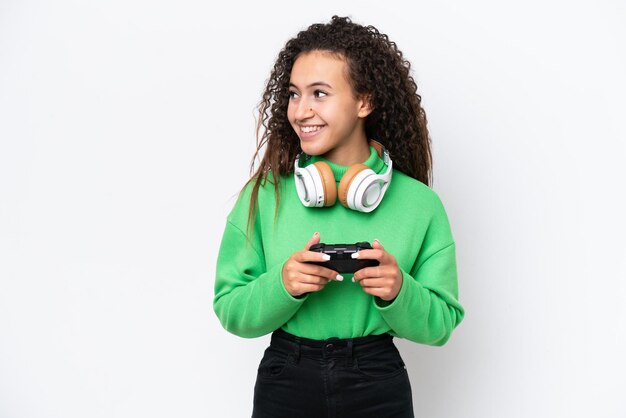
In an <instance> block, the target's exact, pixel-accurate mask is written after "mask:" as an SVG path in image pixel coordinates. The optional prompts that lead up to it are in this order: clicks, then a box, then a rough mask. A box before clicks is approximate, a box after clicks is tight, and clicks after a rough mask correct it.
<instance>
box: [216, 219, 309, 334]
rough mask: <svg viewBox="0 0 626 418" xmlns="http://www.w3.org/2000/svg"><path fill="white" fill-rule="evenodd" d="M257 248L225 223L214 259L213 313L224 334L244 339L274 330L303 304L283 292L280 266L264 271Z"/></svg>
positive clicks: (233, 226)
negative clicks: (216, 255)
mask: <svg viewBox="0 0 626 418" xmlns="http://www.w3.org/2000/svg"><path fill="white" fill-rule="evenodd" d="M257 246H258V244H257V245H255V243H254V242H252V243H249V242H246V236H245V234H244V232H243V231H242V230H241V229H240V228H239V227H237V226H236V225H235V224H233V223H232V222H231V221H230V220H227V222H226V227H225V230H224V235H223V237H222V242H221V245H220V250H219V254H218V258H217V265H216V275H215V298H214V300H213V309H214V310H215V313H216V315H217V317H218V318H219V320H220V322H221V323H222V326H223V327H224V328H225V329H226V330H227V331H228V332H231V333H233V334H235V335H238V336H240V337H246V338H253V337H259V336H262V335H265V334H268V333H270V332H272V331H274V330H275V329H278V328H279V327H280V326H281V325H283V324H284V323H285V322H287V320H289V318H291V317H292V316H293V314H294V313H296V311H297V310H298V308H300V306H301V305H302V303H303V302H304V300H306V297H303V298H294V297H293V296H291V295H290V294H289V293H288V292H287V290H286V289H285V286H284V284H283V280H282V267H283V264H284V263H279V264H276V265H274V266H271V267H270V268H269V269H266V266H265V258H264V257H263V254H262V253H261V252H260V251H259V250H258V248H257ZM285 261H286V260H285Z"/></svg>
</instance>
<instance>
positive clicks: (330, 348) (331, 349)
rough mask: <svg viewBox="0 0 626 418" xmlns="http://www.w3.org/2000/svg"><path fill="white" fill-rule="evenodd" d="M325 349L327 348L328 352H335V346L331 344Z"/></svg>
mask: <svg viewBox="0 0 626 418" xmlns="http://www.w3.org/2000/svg"><path fill="white" fill-rule="evenodd" d="M324 348H326V350H327V351H333V348H335V346H334V345H332V344H330V343H329V344H326V347H324Z"/></svg>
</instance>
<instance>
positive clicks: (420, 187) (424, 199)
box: [391, 169, 443, 210]
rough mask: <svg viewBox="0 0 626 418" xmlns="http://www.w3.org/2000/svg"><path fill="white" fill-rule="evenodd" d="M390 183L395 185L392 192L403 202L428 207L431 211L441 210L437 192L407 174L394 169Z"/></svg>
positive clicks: (441, 205) (441, 206)
mask: <svg viewBox="0 0 626 418" xmlns="http://www.w3.org/2000/svg"><path fill="white" fill-rule="evenodd" d="M391 183H392V184H393V183H395V184H394V186H395V187H394V190H395V191H396V193H398V194H399V195H400V197H401V198H402V199H403V200H408V201H409V202H411V203H415V204H419V205H420V206H421V207H424V206H430V207H431V208H432V209H433V210H441V209H443V204H442V202H441V199H440V197H439V195H438V194H437V192H435V191H434V190H433V189H432V188H431V187H430V186H428V185H426V184H424V183H422V182H421V181H419V180H417V179H415V178H413V177H411V176H409V175H408V174H405V173H403V172H402V171H400V170H396V169H394V170H393V176H392V179H391Z"/></svg>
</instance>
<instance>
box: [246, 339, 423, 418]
mask: <svg viewBox="0 0 626 418" xmlns="http://www.w3.org/2000/svg"><path fill="white" fill-rule="evenodd" d="M252 417H253V418H266V417H272V418H280V417H285V418H296V417H297V418H300V417H315V418H322V417H329V418H330V417H337V418H348V417H367V418H369V417H373V418H382V417H413V401H412V396H411V384H410V383H409V376H408V374H407V371H406V367H405V365H404V361H402V358H401V357H400V353H399V352H398V349H397V348H396V346H395V345H394V343H393V337H392V336H391V335H389V334H382V335H372V336H367V337H359V338H349V339H338V338H330V339H328V340H312V339H307V338H299V337H296V336H294V335H291V334H289V333H287V332H285V331H283V330H281V329H279V330H277V331H274V333H272V339H271V343H270V346H269V347H268V348H267V349H266V350H265V354H264V355H263V358H262V359H261V363H260V364H259V370H258V374H257V380H256V384H255V386H254V409H253V411H252Z"/></svg>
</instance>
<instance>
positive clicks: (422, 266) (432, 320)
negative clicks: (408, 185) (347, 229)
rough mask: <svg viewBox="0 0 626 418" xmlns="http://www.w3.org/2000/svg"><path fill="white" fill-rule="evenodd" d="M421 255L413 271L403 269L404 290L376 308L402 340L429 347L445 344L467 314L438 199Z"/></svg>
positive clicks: (453, 249)
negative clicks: (459, 291)
mask: <svg viewBox="0 0 626 418" xmlns="http://www.w3.org/2000/svg"><path fill="white" fill-rule="evenodd" d="M435 203H436V204H435V211H434V214H433V216H432V218H431V220H430V223H429V226H428V230H427V232H426V236H425V238H424V241H423V243H422V247H421V249H420V251H419V255H418V257H417V259H416V261H415V263H414V265H413V267H412V268H411V270H410V271H406V270H404V269H403V268H400V271H401V272H402V287H401V288H400V292H399V293H398V295H397V296H396V298H395V299H394V300H393V301H392V302H391V303H389V302H385V301H384V300H382V299H380V298H375V302H374V303H375V306H376V308H377V309H378V310H379V312H380V313H381V315H382V316H383V318H384V320H385V321H386V322H387V323H388V324H389V326H390V327H391V329H392V330H393V333H394V334H395V335H396V336H398V337H401V338H406V339H408V340H411V341H414V342H418V343H422V344H428V345H437V346H440V345H443V344H445V343H446V342H447V341H448V339H449V338H450V335H451V334H452V331H453V330H454V328H455V327H456V326H457V325H458V324H459V323H460V322H461V321H462V320H463V316H464V314H465V311H464V309H463V307H462V306H461V304H460V303H459V301H458V284H457V266H456V244H455V242H454V240H453V238H452V233H451V231H450V225H449V222H448V217H447V215H446V213H445V210H444V208H443V205H442V204H441V201H440V200H439V198H438V197H437V199H436V202H435Z"/></svg>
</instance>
